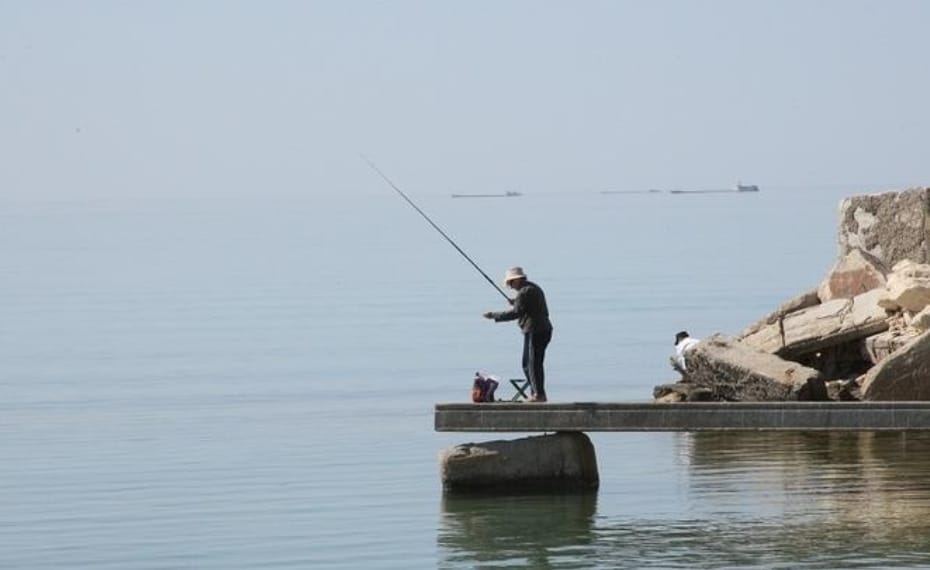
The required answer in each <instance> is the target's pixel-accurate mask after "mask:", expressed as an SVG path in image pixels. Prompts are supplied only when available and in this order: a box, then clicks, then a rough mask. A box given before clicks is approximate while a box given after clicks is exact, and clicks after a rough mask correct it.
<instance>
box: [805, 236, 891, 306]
mask: <svg viewBox="0 0 930 570" xmlns="http://www.w3.org/2000/svg"><path fill="white" fill-rule="evenodd" d="M887 272H888V271H887V269H886V268H885V267H884V265H883V264H882V262H881V261H879V260H878V259H876V258H875V257H873V256H871V255H869V254H868V253H864V252H863V251H862V250H861V249H853V250H852V251H850V252H849V253H848V254H846V255H845V256H843V257H842V258H841V259H840V260H839V261H837V262H836V264H835V265H834V266H833V269H831V270H830V273H829V274H828V275H827V277H826V278H825V279H824V280H823V281H822V282H821V283H820V286H819V287H818V288H817V296H818V297H819V298H820V301H821V302H823V303H826V302H827V301H832V300H833V299H851V298H852V297H855V296H856V295H859V294H862V293H865V292H866V291H871V290H872V289H879V288H882V287H884V286H885V281H886V280H885V274H886V273H887Z"/></svg>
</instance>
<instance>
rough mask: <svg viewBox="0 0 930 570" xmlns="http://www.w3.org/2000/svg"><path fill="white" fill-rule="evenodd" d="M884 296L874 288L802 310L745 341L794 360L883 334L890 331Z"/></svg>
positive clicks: (755, 346) (766, 326)
mask: <svg viewBox="0 0 930 570" xmlns="http://www.w3.org/2000/svg"><path fill="white" fill-rule="evenodd" d="M883 294H884V291H883V290H881V289H875V290H872V291H869V292H867V293H863V294H862V295H856V296H855V297H853V298H852V299H834V300H833V301H829V302H827V303H822V304H820V305H816V306H813V307H808V308H806V309H801V310H800V311H796V312H793V313H789V314H787V315H785V316H784V317H783V318H782V319H781V320H780V321H778V322H776V323H774V324H770V325H765V326H764V327H762V328H761V329H759V330H758V331H757V332H755V333H752V334H750V335H747V336H745V337H743V339H742V340H743V342H744V343H746V344H747V345H749V346H751V347H753V348H756V349H758V350H762V351H765V352H770V353H772V354H778V355H779V356H782V357H784V358H788V359H794V358H797V357H799V356H801V355H804V354H807V353H812V352H816V351H817V350H820V349H822V348H826V347H830V346H836V345H839V344H843V343H847V342H849V341H852V340H856V339H859V338H864V337H867V336H870V335H873V334H876V333H880V332H882V331H884V330H887V329H888V322H887V320H886V317H887V315H886V312H885V309H883V308H881V307H879V306H878V299H879V298H880V297H881V295H883Z"/></svg>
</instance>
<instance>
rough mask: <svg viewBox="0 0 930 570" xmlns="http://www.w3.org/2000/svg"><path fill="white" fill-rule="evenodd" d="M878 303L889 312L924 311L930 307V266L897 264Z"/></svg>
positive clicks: (911, 263) (910, 262)
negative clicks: (901, 310)
mask: <svg viewBox="0 0 930 570" xmlns="http://www.w3.org/2000/svg"><path fill="white" fill-rule="evenodd" d="M878 303H879V305H881V306H882V307H884V308H886V309H889V310H898V309H903V310H905V311H910V312H911V313H919V312H920V311H922V310H923V309H924V307H926V306H927V305H930V264H926V263H914V262H913V261H910V260H904V261H901V262H899V263H897V264H895V266H894V267H893V268H892V270H891V274H890V275H889V276H888V282H887V284H886V285H885V293H884V295H882V297H881V299H879V301H878Z"/></svg>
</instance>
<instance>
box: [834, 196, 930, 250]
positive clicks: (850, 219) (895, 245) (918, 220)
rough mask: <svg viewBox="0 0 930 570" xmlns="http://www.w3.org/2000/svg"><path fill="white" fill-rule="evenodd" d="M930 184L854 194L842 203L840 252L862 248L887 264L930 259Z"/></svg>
mask: <svg viewBox="0 0 930 570" xmlns="http://www.w3.org/2000/svg"><path fill="white" fill-rule="evenodd" d="M928 217H930V188H912V189H909V190H905V191H903V192H885V193H882V194H870V195H865V196H852V197H850V198H846V199H845V200H843V201H842V202H841V203H840V227H839V241H840V255H841V256H845V255H847V254H849V253H850V252H851V251H852V250H854V249H861V250H862V251H865V252H867V253H869V254H871V255H872V256H874V257H876V258H878V259H879V260H881V261H882V262H883V263H884V264H885V266H886V267H892V266H893V265H895V264H896V263H898V262H899V261H902V260H904V259H910V260H912V261H916V262H918V263H930V235H928V231H927V230H928V228H930V224H928Z"/></svg>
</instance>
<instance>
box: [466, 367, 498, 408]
mask: <svg viewBox="0 0 930 570" xmlns="http://www.w3.org/2000/svg"><path fill="white" fill-rule="evenodd" d="M497 386H498V381H497V379H495V378H494V377H493V376H485V375H484V374H482V373H481V372H475V381H474V382H472V386H471V401H472V402H475V403H476V404H480V403H484V402H493V401H494V391H495V390H497Z"/></svg>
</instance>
